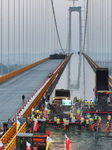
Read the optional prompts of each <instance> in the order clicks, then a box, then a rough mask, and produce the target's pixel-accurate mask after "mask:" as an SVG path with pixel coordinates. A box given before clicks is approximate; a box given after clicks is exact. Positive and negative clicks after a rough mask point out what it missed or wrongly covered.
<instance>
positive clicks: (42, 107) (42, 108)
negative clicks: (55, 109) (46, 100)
mask: <svg viewBox="0 0 112 150" xmlns="http://www.w3.org/2000/svg"><path fill="white" fill-rule="evenodd" d="M41 110H42V116H43V113H44V104H42V106H41Z"/></svg>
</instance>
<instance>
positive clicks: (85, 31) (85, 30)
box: [83, 0, 88, 52]
mask: <svg viewBox="0 0 112 150" xmlns="http://www.w3.org/2000/svg"><path fill="white" fill-rule="evenodd" d="M87 20H88V0H87V4H86V19H85V29H84V42H83V52H84V50H85V42H86V33H87Z"/></svg>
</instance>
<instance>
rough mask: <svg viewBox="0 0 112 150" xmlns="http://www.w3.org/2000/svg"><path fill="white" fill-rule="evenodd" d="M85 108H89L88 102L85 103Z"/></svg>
mask: <svg viewBox="0 0 112 150" xmlns="http://www.w3.org/2000/svg"><path fill="white" fill-rule="evenodd" d="M85 108H88V101H87V100H86V101H85Z"/></svg>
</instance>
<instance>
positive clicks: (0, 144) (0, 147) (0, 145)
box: [0, 141, 3, 150]
mask: <svg viewBox="0 0 112 150" xmlns="http://www.w3.org/2000/svg"><path fill="white" fill-rule="evenodd" d="M2 146H3V144H2V142H1V141H0V150H1V149H2Z"/></svg>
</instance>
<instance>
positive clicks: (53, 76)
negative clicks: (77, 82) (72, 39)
mask: <svg viewBox="0 0 112 150" xmlns="http://www.w3.org/2000/svg"><path fill="white" fill-rule="evenodd" d="M70 56H71V55H69V56H68V57H67V58H66V59H64V61H63V63H62V64H61V65H60V67H59V68H58V69H57V71H56V72H55V73H54V74H53V75H52V76H51V78H50V80H49V81H48V83H47V84H46V85H45V87H44V88H43V89H42V91H41V92H40V93H39V94H38V96H37V97H36V98H35V100H34V101H33V102H32V103H31V104H30V106H29V107H28V108H27V109H26V111H25V112H24V113H23V117H28V116H29V115H30V114H31V110H32V108H35V106H36V105H37V104H38V103H39V101H40V100H41V98H42V97H43V95H44V93H45V92H46V90H47V89H48V88H49V86H50V84H51V83H52V82H53V80H54V79H55V77H56V75H57V74H58V72H59V71H60V70H61V68H62V67H63V65H64V64H65V62H66V61H67V60H68V59H69V57H70Z"/></svg>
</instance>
